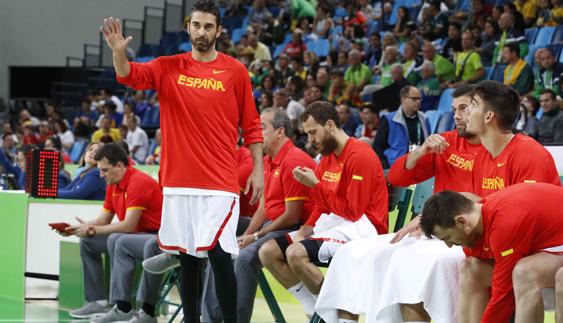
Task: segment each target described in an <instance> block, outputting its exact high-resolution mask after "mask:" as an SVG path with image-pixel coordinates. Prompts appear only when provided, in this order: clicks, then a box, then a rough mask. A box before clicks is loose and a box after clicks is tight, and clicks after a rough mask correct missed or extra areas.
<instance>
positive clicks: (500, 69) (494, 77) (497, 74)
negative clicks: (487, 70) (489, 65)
mask: <svg viewBox="0 0 563 323" xmlns="http://www.w3.org/2000/svg"><path fill="white" fill-rule="evenodd" d="M505 68H506V65H496V66H495V67H493V72H492V74H491V81H497V82H499V83H502V82H503V81H504V69H505Z"/></svg>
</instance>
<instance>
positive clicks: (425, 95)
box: [416, 61, 442, 112]
mask: <svg viewBox="0 0 563 323" xmlns="http://www.w3.org/2000/svg"><path fill="white" fill-rule="evenodd" d="M434 70H435V67H434V63H432V62H430V61H425V62H424V63H422V67H421V68H420V75H421V76H422V80H421V81H420V82H419V83H418V84H417V86H416V87H417V88H418V89H419V90H420V93H421V94H422V102H421V104H420V109H421V110H422V111H423V112H426V111H428V110H435V109H436V108H437V107H438V102H439V101H440V95H441V94H442V89H441V88H440V81H439V80H438V79H437V78H436V75H435V74H434Z"/></svg>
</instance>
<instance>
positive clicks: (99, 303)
mask: <svg viewBox="0 0 563 323" xmlns="http://www.w3.org/2000/svg"><path fill="white" fill-rule="evenodd" d="M96 303H97V304H98V305H100V306H104V307H105V306H108V301H107V299H101V300H99V301H96Z"/></svg>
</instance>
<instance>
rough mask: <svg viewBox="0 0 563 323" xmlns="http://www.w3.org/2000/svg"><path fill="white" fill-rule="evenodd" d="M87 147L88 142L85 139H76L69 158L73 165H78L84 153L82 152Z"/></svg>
mask: <svg viewBox="0 0 563 323" xmlns="http://www.w3.org/2000/svg"><path fill="white" fill-rule="evenodd" d="M87 146H88V140H85V139H78V140H76V141H75V142H74V144H73V145H72V148H71V149H70V156H69V157H70V159H71V160H72V162H73V163H78V162H79V161H80V157H82V154H83V153H84V150H86V147H87Z"/></svg>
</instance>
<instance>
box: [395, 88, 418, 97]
mask: <svg viewBox="0 0 563 323" xmlns="http://www.w3.org/2000/svg"><path fill="white" fill-rule="evenodd" d="M411 89H416V87H415V86H412V85H405V86H403V87H402V88H401V90H400V91H399V97H400V98H401V99H402V98H406V97H407V96H409V92H410V91H411Z"/></svg>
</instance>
